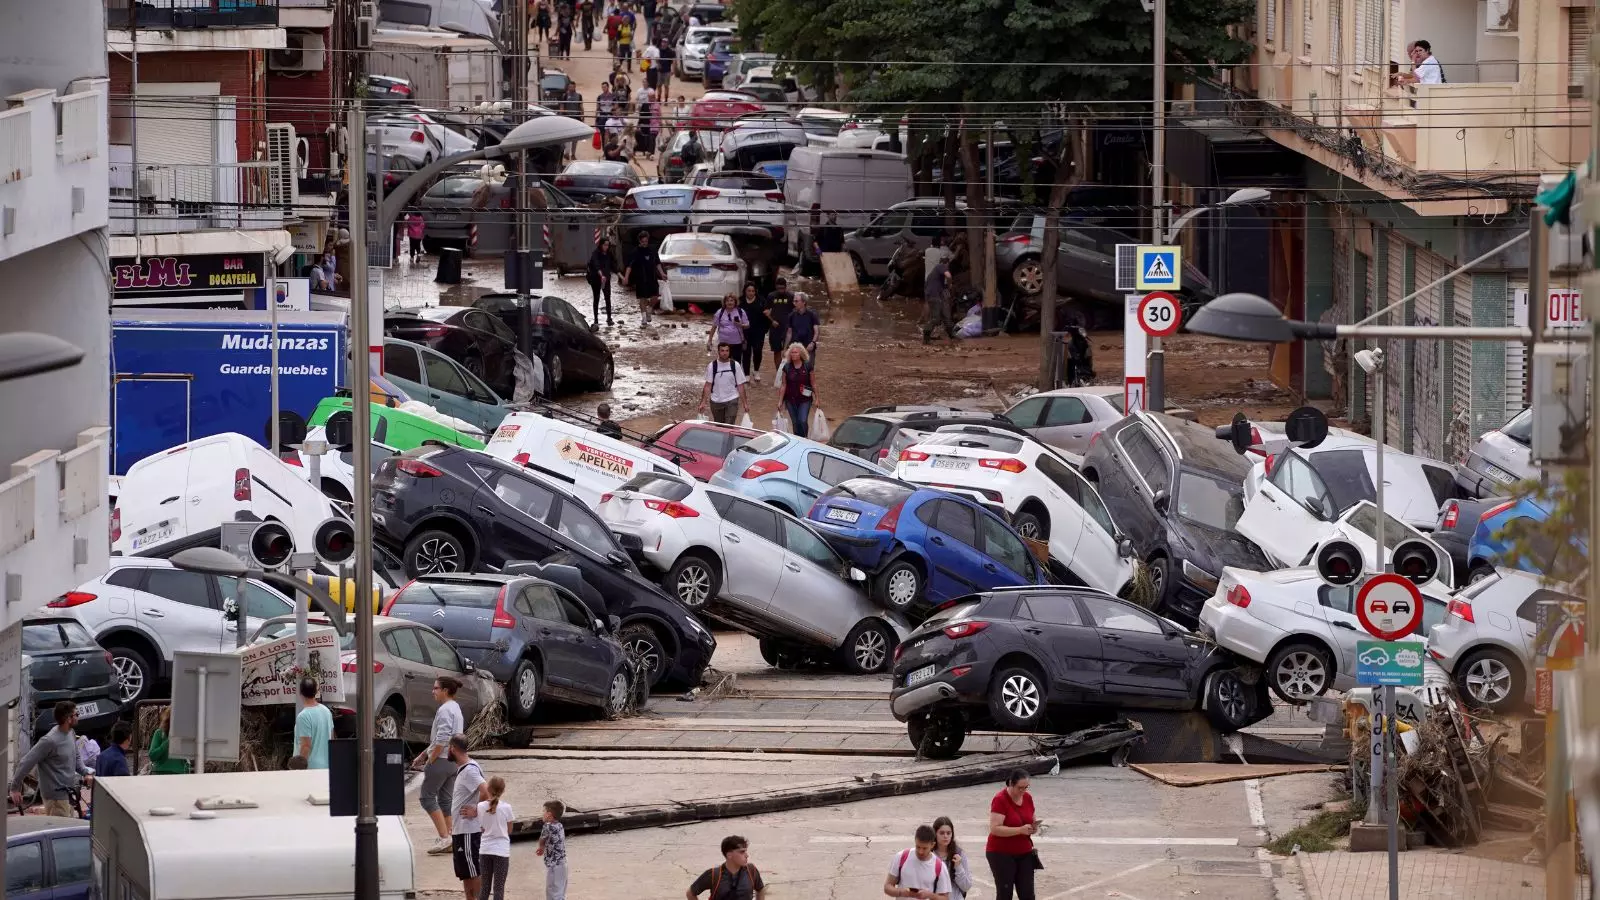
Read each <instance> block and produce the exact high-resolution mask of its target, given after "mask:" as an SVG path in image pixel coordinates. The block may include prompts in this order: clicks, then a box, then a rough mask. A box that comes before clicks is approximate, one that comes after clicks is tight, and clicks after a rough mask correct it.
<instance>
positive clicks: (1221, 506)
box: [1177, 469, 1244, 531]
mask: <svg viewBox="0 0 1600 900" xmlns="http://www.w3.org/2000/svg"><path fill="white" fill-rule="evenodd" d="M1177 502H1178V506H1177V509H1178V517H1179V518H1181V519H1184V520H1186V521H1189V522H1193V523H1195V524H1196V525H1203V526H1205V527H1207V528H1215V529H1217V530H1218V531H1232V530H1233V527H1234V525H1236V524H1238V522H1239V515H1240V514H1241V513H1243V512H1244V485H1243V484H1230V483H1229V482H1226V481H1223V480H1222V479H1220V478H1215V477H1213V476H1211V475H1208V474H1206V473H1204V472H1196V471H1194V470H1192V469H1184V470H1183V471H1182V472H1180V473H1179V475H1178V498H1177Z"/></svg>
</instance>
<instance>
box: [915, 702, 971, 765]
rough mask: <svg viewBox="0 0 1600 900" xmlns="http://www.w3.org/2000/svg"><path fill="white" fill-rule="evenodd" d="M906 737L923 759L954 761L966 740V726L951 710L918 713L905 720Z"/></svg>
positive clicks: (959, 716)
mask: <svg viewBox="0 0 1600 900" xmlns="http://www.w3.org/2000/svg"><path fill="white" fill-rule="evenodd" d="M906 737H908V738H910V739H911V746H912V747H913V748H915V749H916V751H917V755H918V756H921V757H923V758H925V759H955V758H956V755H957V754H959V753H960V752H961V743H962V741H965V740H966V739H967V725H966V723H965V722H964V721H962V718H961V714H960V713H958V712H956V711H955V710H953V709H942V710H935V711H933V712H924V713H918V714H916V715H914V716H912V717H911V718H909V719H907V720H906Z"/></svg>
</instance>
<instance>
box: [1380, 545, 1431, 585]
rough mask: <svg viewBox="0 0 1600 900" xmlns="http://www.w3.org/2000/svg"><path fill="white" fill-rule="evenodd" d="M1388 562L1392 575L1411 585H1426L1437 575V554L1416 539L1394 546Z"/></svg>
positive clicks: (1429, 546)
mask: <svg viewBox="0 0 1600 900" xmlns="http://www.w3.org/2000/svg"><path fill="white" fill-rule="evenodd" d="M1390 561H1391V562H1392V564H1393V565H1394V573H1395V574H1396V575H1399V576H1400V577H1401V578H1404V579H1405V580H1407V581H1409V582H1411V583H1412V584H1427V583H1428V582H1430V581H1432V580H1433V579H1434V578H1435V577H1436V576H1437V575H1438V574H1439V554H1438V553H1436V552H1435V551H1434V549H1433V546H1432V545H1430V544H1428V543H1427V542H1425V541H1419V540H1417V539H1416V538H1412V539H1410V540H1406V541H1401V542H1400V543H1399V544H1397V545H1395V548H1394V552H1393V554H1392V555H1391V556H1390Z"/></svg>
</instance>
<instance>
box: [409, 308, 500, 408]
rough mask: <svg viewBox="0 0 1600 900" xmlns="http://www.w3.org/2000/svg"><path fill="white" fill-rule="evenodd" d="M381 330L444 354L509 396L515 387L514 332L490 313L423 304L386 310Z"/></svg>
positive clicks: (497, 391)
mask: <svg viewBox="0 0 1600 900" xmlns="http://www.w3.org/2000/svg"><path fill="white" fill-rule="evenodd" d="M383 333H384V334H385V335H386V336H388V337H392V338H399V339H400V340H403V341H410V342H411V343H413V344H420V345H421V346H424V347H427V348H428V349H430V350H435V351H437V352H439V353H442V354H444V355H445V356H447V357H449V358H450V359H453V360H455V361H456V362H459V363H460V364H461V365H462V366H465V367H466V370H467V371H468V372H471V373H472V374H473V375H475V376H477V377H478V378H481V379H482V380H483V381H484V383H486V384H488V385H489V387H490V388H493V389H494V392H495V393H496V394H498V395H500V396H502V397H509V396H511V395H512V393H513V392H514V391H515V389H516V351H517V333H516V332H515V331H513V330H511V329H510V328H508V327H506V324H505V323H504V322H502V321H500V320H499V319H497V318H495V317H494V316H491V315H489V314H488V313H486V312H484V311H483V310H481V309H474V308H473V307H470V306H424V307H417V308H412V309H403V310H390V311H388V312H386V313H384V316H383Z"/></svg>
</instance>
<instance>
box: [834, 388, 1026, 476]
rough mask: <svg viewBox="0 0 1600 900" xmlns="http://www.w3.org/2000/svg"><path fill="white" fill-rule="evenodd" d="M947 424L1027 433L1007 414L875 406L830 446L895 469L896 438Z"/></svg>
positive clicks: (837, 433)
mask: <svg viewBox="0 0 1600 900" xmlns="http://www.w3.org/2000/svg"><path fill="white" fill-rule="evenodd" d="M944 425H988V426H990V427H992V428H1005V429H1007V430H1014V431H1016V432H1017V433H1018V434H1023V432H1022V430H1021V429H1018V428H1017V427H1016V426H1015V425H1013V424H1011V421H1010V420H1008V419H1007V418H1005V416H1004V415H1002V414H1000V413H997V412H989V411H987V410H981V409H957V408H956V407H954V406H938V405H931V404H930V405H927V406H872V407H868V408H867V409H864V410H862V411H861V412H859V413H857V414H855V415H853V416H851V417H850V418H848V419H845V420H844V421H843V422H840V423H839V427H838V428H835V429H834V431H833V436H832V437H830V438H828V446H830V447H837V448H838V449H840V450H843V451H845V452H846V453H850V454H853V455H855V456H859V457H861V458H862V459H864V460H867V461H868V462H873V463H877V464H878V465H880V466H883V467H884V468H885V469H893V468H894V463H895V460H894V455H895V453H894V451H897V450H898V449H899V448H897V447H895V446H894V442H895V438H896V437H898V436H899V435H900V434H901V432H903V431H915V432H918V433H924V432H931V431H936V430H938V429H939V428H940V427H941V426H944Z"/></svg>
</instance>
